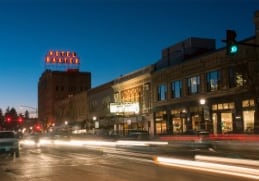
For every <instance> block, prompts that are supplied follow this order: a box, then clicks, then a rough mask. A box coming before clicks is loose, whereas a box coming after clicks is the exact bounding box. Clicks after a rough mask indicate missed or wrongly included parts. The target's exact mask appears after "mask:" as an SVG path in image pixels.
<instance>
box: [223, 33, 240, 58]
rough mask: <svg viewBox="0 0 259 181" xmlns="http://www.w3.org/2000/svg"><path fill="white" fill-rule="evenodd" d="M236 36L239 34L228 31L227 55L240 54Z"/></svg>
mask: <svg viewBox="0 0 259 181" xmlns="http://www.w3.org/2000/svg"><path fill="white" fill-rule="evenodd" d="M236 36H237V34H236V32H235V31H234V30H227V31H226V43H227V55H235V54H237V53H238V43H237V41H236Z"/></svg>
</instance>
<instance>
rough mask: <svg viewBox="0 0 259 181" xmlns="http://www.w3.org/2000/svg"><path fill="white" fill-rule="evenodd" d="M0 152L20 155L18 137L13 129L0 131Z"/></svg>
mask: <svg viewBox="0 0 259 181" xmlns="http://www.w3.org/2000/svg"><path fill="white" fill-rule="evenodd" d="M0 153H7V154H10V155H11V156H13V155H14V154H15V156H16V157H19V156H20V149H19V139H18V138H17V136H16V134H15V133H14V132H13V131H0Z"/></svg>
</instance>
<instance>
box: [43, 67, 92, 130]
mask: <svg viewBox="0 0 259 181" xmlns="http://www.w3.org/2000/svg"><path fill="white" fill-rule="evenodd" d="M90 88H91V73H89V72H79V70H77V69H76V70H72V71H71V70H67V71H55V70H54V71H53V70H46V71H45V72H43V74H42V75H41V77H40V79H39V82H38V116H39V121H41V122H42V124H43V126H44V128H45V129H46V128H48V127H49V126H51V125H52V124H53V123H55V124H59V122H61V121H63V120H58V119H57V117H56V116H57V113H56V112H57V111H55V105H56V104H57V103H58V102H59V101H61V100H64V99H66V98H69V99H71V97H72V96H74V95H76V94H78V93H81V92H83V91H86V90H89V89H90ZM68 102H69V103H70V101H68ZM59 104H62V103H59ZM56 108H57V107H56ZM69 111H71V110H69ZM60 114H61V113H60Z"/></svg>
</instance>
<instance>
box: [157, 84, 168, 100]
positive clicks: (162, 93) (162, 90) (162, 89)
mask: <svg viewBox="0 0 259 181" xmlns="http://www.w3.org/2000/svg"><path fill="white" fill-rule="evenodd" d="M157 94H158V95H157V100H158V101H163V100H166V94H167V87H166V85H165V84H160V85H159V86H158V87H157Z"/></svg>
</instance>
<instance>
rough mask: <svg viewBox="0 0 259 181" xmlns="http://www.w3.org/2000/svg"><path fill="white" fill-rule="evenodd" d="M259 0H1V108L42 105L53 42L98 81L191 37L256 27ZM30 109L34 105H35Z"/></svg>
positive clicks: (242, 34) (243, 32)
mask: <svg viewBox="0 0 259 181" xmlns="http://www.w3.org/2000/svg"><path fill="white" fill-rule="evenodd" d="M256 10H259V1H258V0H60V1H59V0H0V17H1V18H0V27H1V28H0V47H1V48H0V55H1V61H0V62H1V65H0V67H1V69H0V74H1V76H0V81H1V92H0V108H1V109H2V111H3V112H5V110H6V108H7V107H14V108H16V110H17V111H18V112H24V108H23V109H22V108H21V107H20V106H21V105H26V106H29V107H35V108H36V107H37V104H38V103H37V101H38V98H37V86H38V80H39V78H40V76H41V74H42V72H43V71H44V70H45V65H44V57H45V55H46V54H47V52H48V51H49V50H65V51H67V50H70V51H75V52H76V53H77V54H78V56H79V58H80V62H81V63H80V71H87V72H91V73H92V87H96V86H98V85H101V84H103V83H106V82H109V81H111V80H113V79H116V78H118V77H119V76H120V75H123V74H127V73H130V72H132V71H135V70H137V69H140V68H143V67H145V66H148V65H150V64H153V63H155V62H156V61H158V60H159V59H160V58H161V50H162V49H164V48H166V47H168V46H171V45H173V44H176V43H178V42H179V41H182V40H185V39H187V38H189V37H201V38H214V39H216V44H217V48H221V47H223V46H224V43H222V42H221V40H222V39H225V31H226V29H234V30H236V32H237V40H242V39H245V38H249V37H251V36H254V35H255V26H254V23H253V17H254V12H255V11H256ZM29 110H30V109H29Z"/></svg>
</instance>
